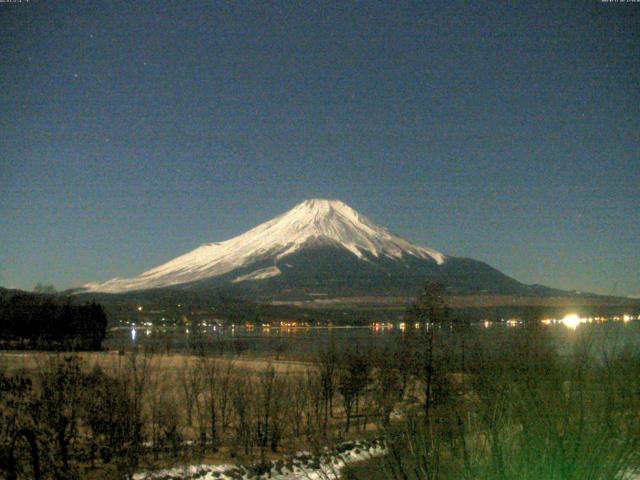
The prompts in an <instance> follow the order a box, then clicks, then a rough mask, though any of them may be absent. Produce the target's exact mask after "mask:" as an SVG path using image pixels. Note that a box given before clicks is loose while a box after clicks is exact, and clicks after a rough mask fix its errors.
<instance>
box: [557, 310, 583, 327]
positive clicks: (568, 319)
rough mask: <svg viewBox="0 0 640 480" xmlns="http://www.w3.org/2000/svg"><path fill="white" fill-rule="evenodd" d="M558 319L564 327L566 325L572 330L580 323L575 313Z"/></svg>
mask: <svg viewBox="0 0 640 480" xmlns="http://www.w3.org/2000/svg"><path fill="white" fill-rule="evenodd" d="M560 321H561V322H562V324H563V325H564V326H565V327H568V328H570V329H572V330H575V329H576V328H578V325H580V322H581V320H580V317H579V316H578V315H576V314H575V313H570V314H569V315H566V316H565V317H564V318H563V319H562V320H560Z"/></svg>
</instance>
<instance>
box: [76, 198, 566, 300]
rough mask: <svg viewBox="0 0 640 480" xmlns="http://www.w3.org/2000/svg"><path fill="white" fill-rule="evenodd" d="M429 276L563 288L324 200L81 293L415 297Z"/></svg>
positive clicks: (470, 289)
mask: <svg viewBox="0 0 640 480" xmlns="http://www.w3.org/2000/svg"><path fill="white" fill-rule="evenodd" d="M425 281H435V282H438V283H440V284H442V285H444V287H445V289H446V291H447V292H448V293H449V294H456V295H465V294H477V293H488V294H505V295H528V296H540V295H542V296H544V295H557V294H559V293H562V292H561V291H558V290H554V289H550V288H546V287H540V286H530V285H525V284H523V283H521V282H518V281H517V280H515V279H513V278H511V277H509V276H507V275H505V274H503V273H501V272H500V271H498V270H496V269H495V268H493V267H491V266H489V265H487V264H485V263H483V262H480V261H477V260H473V259H470V258H461V257H454V256H448V255H444V254H442V253H440V252H438V251H436V250H434V249H431V248H427V247H424V246H420V245H416V244H413V243H411V242H409V241H407V240H405V239H403V238H401V237H398V236H397V235H394V234H393V233H391V232H390V231H389V230H387V229H386V228H384V227H381V226H379V225H376V224H375V223H373V222H372V221H371V220H369V219H368V218H366V217H364V216H363V215H361V214H360V213H358V212H357V211H355V210H354V209H352V208H351V207H349V206H348V205H346V204H345V203H343V202H341V201H338V200H320V199H313V200H307V201H305V202H302V203H300V204H299V205H296V206H295V207H294V208H293V209H291V210H289V211H288V212H286V213H284V214H282V215H280V216H278V217H276V218H274V219H273V220H270V221H268V222H266V223H263V224H261V225H259V226H257V227H255V228H253V229H251V230H249V231H247V232H246V233H244V234H242V235H239V236H237V237H235V238H232V239H230V240H227V241H223V242H216V243H208V244H204V245H202V246H200V247H198V248H196V249H195V250H193V251H191V252H189V253H186V254H185V255H182V256H180V257H177V258H176V259H174V260H171V261H169V262H167V263H165V264H163V265H160V266H158V267H156V268H153V269H151V270H148V271H146V272H144V273H142V274H140V275H138V276H136V277H133V278H114V279H112V280H109V281H106V282H103V283H90V284H87V285H85V286H84V287H82V289H80V290H79V292H81V293H91V292H93V293H113V294H121V293H131V292H137V291H145V290H158V289H161V290H162V289H170V290H198V291H202V290H208V289H215V290H218V291H225V292H228V293H230V294H232V295H234V296H238V297H245V298H254V299H258V300H290V299H305V298H331V297H349V296H377V297H379V296H392V295H401V296H413V295H414V294H415V293H417V291H418V290H419V289H420V286H421V285H423V284H424V282H425Z"/></svg>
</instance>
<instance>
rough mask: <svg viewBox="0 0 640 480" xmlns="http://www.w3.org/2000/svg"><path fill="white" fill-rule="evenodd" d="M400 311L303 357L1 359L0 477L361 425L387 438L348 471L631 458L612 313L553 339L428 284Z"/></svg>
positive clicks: (624, 349) (598, 466)
mask: <svg viewBox="0 0 640 480" xmlns="http://www.w3.org/2000/svg"><path fill="white" fill-rule="evenodd" d="M411 315H412V319H414V320H416V321H417V322H419V323H421V324H422V325H423V326H426V328H425V327H423V328H421V329H418V330H413V329H410V330H408V331H407V332H406V333H405V334H404V335H399V336H398V341H397V342H395V343H393V344H388V345H384V346H379V347H374V346H371V347H370V348H362V347H361V348H359V349H356V348H349V347H346V348H344V349H342V350H337V349H336V348H334V347H333V346H332V345H331V344H329V345H328V346H327V347H326V348H324V349H322V350H319V351H318V352H317V354H316V358H315V361H314V362H308V363H301V362H290V361H275V360H272V359H263V360H255V359H254V360H247V359H244V358H241V357H238V356H232V357H229V356H224V355H220V354H217V355H206V354H204V353H201V354H200V355H191V356H187V355H183V356H176V355H173V356H169V355H165V354H159V353H157V352H154V351H153V350H133V351H130V352H122V354H120V355H118V354H115V355H114V354H108V353H101V354H89V353H84V354H82V353H81V354H67V355H65V354H48V355H47V354H41V355H35V354H33V355H31V356H30V357H29V360H28V361H24V362H23V363H19V362H17V361H16V358H15V357H6V356H5V357H0V359H2V360H3V362H2V364H1V365H0V372H1V375H0V395H1V396H0V452H1V455H2V456H1V458H0V476H2V477H3V478H9V479H12V478H55V479H74V478H107V479H108V478H131V476H132V475H133V473H134V472H139V471H143V470H153V469H158V468H163V467H171V466H178V465H185V464H201V463H242V464H246V465H249V467H250V471H252V472H255V473H256V474H257V473H260V472H262V471H265V469H266V468H267V466H268V465H270V460H274V459H278V458H280V457H281V456H282V455H283V454H286V453H293V452H296V451H300V450H307V451H311V452H317V453H320V452H322V451H323V448H324V447H326V446H329V447H333V446H335V445H337V444H339V443H340V442H343V441H344V440H348V439H355V438H358V439H359V438H372V437H375V438H383V439H384V440H385V444H386V447H387V454H386V455H385V456H384V457H381V458H379V459H375V460H370V461H369V462H367V463H366V464H363V465H359V466H357V467H353V468H349V469H348V470H345V471H343V474H344V476H346V477H351V478H363V479H364V478H367V479H369V478H372V479H376V478H393V479H395V478H400V479H407V480H408V479H474V480H475V479H505V480H506V479H551V480H554V479H581V480H582V479H594V480H595V479H615V478H622V474H623V473H624V472H627V471H630V469H632V468H633V467H634V466H637V465H640V458H638V453H637V452H638V451H640V448H639V447H640V445H639V442H640V354H639V352H638V349H637V348H634V346H633V345H631V346H630V345H623V344H617V343H616V342H615V341H612V340H614V339H615V337H616V333H617V332H618V331H619V330H620V328H623V327H621V326H620V325H582V326H580V327H579V328H578V330H577V331H575V332H573V331H571V332H568V335H570V336H571V342H570V344H571V349H570V350H569V351H563V352H560V351H559V349H558V348H557V345H555V344H554V342H553V341H552V339H551V337H550V336H549V330H548V329H547V328H545V327H543V326H538V325H536V326H534V325H531V326H529V327H526V328H521V329H495V330H494V329H488V330H486V329H473V330H471V331H465V330H466V329H467V328H468V327H465V326H464V325H460V324H455V323H452V322H451V321H450V319H449V318H448V312H447V309H446V307H445V305H444V302H443V301H442V298H441V296H440V294H439V293H438V291H437V290H431V291H427V292H425V294H424V295H423V296H422V297H421V299H420V300H419V301H418V302H417V303H416V304H415V306H414V308H413V310H412V312H411ZM596 329H598V331H597V333H598V335H597V336H596V335H595V333H596ZM603 339H606V340H607V341H606V342H605V341H602V340H603ZM20 358H25V357H24V356H22V357H20Z"/></svg>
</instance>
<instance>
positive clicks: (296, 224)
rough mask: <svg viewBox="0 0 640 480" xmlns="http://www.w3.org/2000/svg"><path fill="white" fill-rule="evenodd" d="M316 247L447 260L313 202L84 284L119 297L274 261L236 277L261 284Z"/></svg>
mask: <svg viewBox="0 0 640 480" xmlns="http://www.w3.org/2000/svg"><path fill="white" fill-rule="evenodd" d="M315 244H329V245H332V246H338V247H341V248H344V249H346V250H348V251H349V252H351V253H352V254H353V255H355V256H356V257H358V258H359V259H361V260H363V261H367V260H368V259H369V258H380V257H388V258H392V259H401V258H402V257H403V256H405V255H412V256H414V257H418V258H421V259H426V260H430V261H434V262H436V263H437V264H438V265H440V264H442V263H444V261H445V259H446V257H445V256H444V255H443V254H441V253H439V252H437V251H435V250H431V249H429V248H426V247H421V246H418V245H414V244H411V243H409V242H408V241H406V240H404V239H402V238H400V237H398V236H396V235H394V234H392V233H391V232H389V231H388V230H387V229H386V228H384V227H380V226H378V225H376V224H374V223H373V222H372V221H371V220H369V219H367V218H366V217H364V216H363V215H360V214H359V213H358V212H357V211H356V210H354V209H353V208H351V207H349V206H348V205H347V204H345V203H344V202H341V201H339V200H325V199H311V200H306V201H304V202H302V203H300V204H298V205H296V206H295V207H294V208H292V209H291V210H289V211H288V212H285V213H283V214H282V215H280V216H278V217H276V218H274V219H273V220H270V221H268V222H266V223H263V224H261V225H258V226H257V227H255V228H253V229H251V230H249V231H247V232H245V233H243V234H241V235H239V236H237V237H235V238H232V239H230V240H226V241H223V242H217V243H208V244H204V245H201V246H200V247H198V248H196V249H195V250H193V251H191V252H189V253H187V254H185V255H182V256H180V257H177V258H175V259H174V260H171V261H169V262H167V263H165V264H163V265H160V266H159V267H156V268H153V269H151V270H148V271H146V272H144V273H142V274H140V275H139V276H137V277H134V278H130V279H121V278H114V279H112V280H109V281H107V282H104V283H92V284H87V285H85V286H84V289H85V291H86V290H89V291H96V292H97V291H100V292H111V293H117V292H125V291H133V290H143V289H149V288H159V287H166V286H171V285H178V284H183V283H190V282H195V281H198V280H203V279H206V278H210V277H216V276H220V275H224V274H227V273H230V272H233V271H234V270H236V269H239V268H246V267H250V266H251V265H252V264H253V263H258V262H262V263H263V264H264V262H265V261H271V260H272V261H273V267H268V268H264V267H262V268H260V269H257V270H256V271H255V272H252V273H249V274H244V275H240V276H238V277H237V278H236V279H235V280H234V282H241V281H246V280H261V279H266V278H271V277H273V276H276V275H279V274H280V270H279V269H278V267H277V266H276V265H275V263H276V262H278V261H279V260H281V259H282V258H284V257H286V256H287V255H290V254H292V253H295V252H297V251H299V250H301V249H303V248H304V247H305V246H308V245H315Z"/></svg>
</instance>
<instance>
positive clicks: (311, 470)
mask: <svg viewBox="0 0 640 480" xmlns="http://www.w3.org/2000/svg"><path fill="white" fill-rule="evenodd" d="M385 452H386V450H385V447H384V444H383V442H382V441H380V440H375V441H372V442H364V441H362V442H346V443H343V444H341V445H339V446H338V447H337V448H336V449H335V450H333V451H329V450H327V451H326V452H325V453H323V454H321V455H313V454H311V453H309V452H299V453H297V454H296V455H294V456H292V457H287V458H285V459H284V460H277V461H272V462H271V463H270V467H269V468H268V469H267V470H266V471H265V472H263V473H258V472H256V471H254V470H252V468H251V467H245V466H242V465H189V466H185V467H178V468H171V469H164V470H158V471H155V472H140V473H136V474H135V475H134V476H133V480H185V479H190V480H240V479H242V480H258V479H273V480H295V479H308V480H337V479H338V478H339V477H340V471H341V470H342V469H343V468H344V467H345V466H346V465H349V464H354V463H358V462H362V461H365V460H369V459H371V458H374V457H378V456H381V455H384V454H385Z"/></svg>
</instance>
